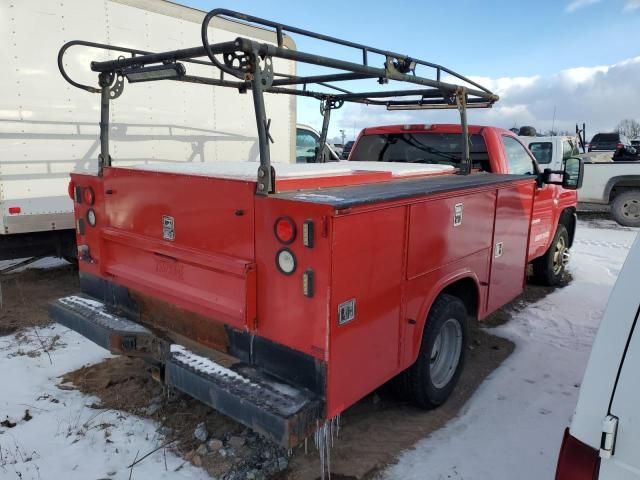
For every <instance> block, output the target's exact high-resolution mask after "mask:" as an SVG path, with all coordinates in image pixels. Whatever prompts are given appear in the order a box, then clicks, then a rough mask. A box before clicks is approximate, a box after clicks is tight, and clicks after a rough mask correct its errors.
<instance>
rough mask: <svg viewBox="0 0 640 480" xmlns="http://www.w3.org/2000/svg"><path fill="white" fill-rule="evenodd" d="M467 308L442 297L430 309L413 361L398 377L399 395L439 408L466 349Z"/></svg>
mask: <svg viewBox="0 0 640 480" xmlns="http://www.w3.org/2000/svg"><path fill="white" fill-rule="evenodd" d="M467 317H468V313H467V309H466V308H465V306H464V303H462V300H460V299H459V298H457V297H454V296H452V295H447V294H442V295H440V296H439V297H438V298H437V299H436V301H435V302H434V303H433V306H432V307H431V311H430V312H429V316H428V317H427V322H426V324H425V327H424V332H423V334H422V345H421V347H420V353H419V354H418V359H417V360H416V362H415V363H414V364H413V365H412V366H411V367H409V368H408V369H407V370H405V371H404V372H403V373H402V374H400V377H399V378H398V384H399V387H400V392H401V394H402V395H403V396H404V397H405V398H406V399H407V400H409V401H411V402H412V403H414V404H416V405H417V406H419V407H421V408H425V409H431V408H435V407H437V406H439V405H442V404H443V403H444V402H445V400H447V398H449V395H451V392H452V391H453V389H454V387H455V386H456V383H458V379H459V378H460V373H461V372H462V368H463V365H464V359H465V354H466V349H467Z"/></svg>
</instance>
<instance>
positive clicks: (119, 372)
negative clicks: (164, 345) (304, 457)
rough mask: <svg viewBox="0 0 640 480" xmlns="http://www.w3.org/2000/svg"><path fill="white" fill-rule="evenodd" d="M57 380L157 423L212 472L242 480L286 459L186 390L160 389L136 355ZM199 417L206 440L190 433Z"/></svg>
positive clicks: (186, 455)
mask: <svg viewBox="0 0 640 480" xmlns="http://www.w3.org/2000/svg"><path fill="white" fill-rule="evenodd" d="M61 383H62V384H63V385H62V386H63V387H67V386H68V385H69V384H73V385H75V387H77V388H78V389H79V390H80V391H82V392H83V393H86V394H88V395H93V396H96V397H98V398H99V399H100V403H98V404H95V405H92V406H91V407H92V408H96V409H113V410H122V411H126V412H129V413H133V414H136V415H139V416H142V417H147V418H151V419H153V420H155V421H156V422H158V423H159V424H160V425H161V426H160V428H159V429H158V432H159V433H160V434H162V435H164V436H165V438H166V441H165V444H167V446H169V447H170V448H173V449H175V450H177V451H178V452H179V453H180V454H181V455H182V456H183V457H184V458H185V459H186V460H187V461H191V462H192V463H194V464H195V465H198V466H201V467H203V468H204V469H206V470H207V471H208V472H209V473H210V474H211V475H212V476H213V477H214V478H227V479H238V480H239V479H243V480H244V479H245V478H247V477H246V473H247V472H249V471H253V470H256V471H258V472H260V471H262V472H265V471H268V472H269V474H270V475H272V474H274V473H275V472H276V471H277V467H278V460H280V462H282V461H283V460H284V462H286V463H285V464H284V468H286V465H287V463H288V459H287V458H286V451H284V449H282V448H280V447H278V446H277V445H274V444H273V443H271V442H269V441H268V440H266V439H264V438H262V437H260V436H259V435H257V434H255V433H253V432H251V431H250V430H249V429H247V428H245V427H244V426H243V425H240V424H239V423H237V422H235V421H233V420H232V419H230V418H228V417H226V416H224V415H222V414H221V413H219V412H217V411H215V410H213V409H211V408H210V407H208V406H206V405H204V404H202V403H200V402H199V401H197V400H194V399H193V398H191V397H189V396H187V395H176V396H171V397H169V396H167V395H165V394H164V393H163V389H162V388H161V386H160V384H158V383H157V382H156V381H155V380H153V379H152V378H151V375H150V373H149V366H148V365H147V364H146V363H145V362H144V361H142V360H140V359H133V358H127V357H116V358H111V359H107V360H105V361H103V362H100V363H98V364H96V365H91V366H87V367H83V368H80V369H79V370H75V371H73V372H69V373H67V374H65V375H64V376H63V377H62V380H61ZM201 423H203V424H204V428H205V431H206V432H207V433H206V435H207V437H208V438H206V441H201V440H198V439H197V438H195V437H194V432H195V430H196V428H197V427H198V425H199V424H201ZM239 439H241V440H239ZM215 441H219V443H217V442H215ZM159 452H160V453H158V454H161V451H159ZM255 478H256V479H259V478H265V477H264V476H263V477H260V476H259V475H257V476H256V477H255Z"/></svg>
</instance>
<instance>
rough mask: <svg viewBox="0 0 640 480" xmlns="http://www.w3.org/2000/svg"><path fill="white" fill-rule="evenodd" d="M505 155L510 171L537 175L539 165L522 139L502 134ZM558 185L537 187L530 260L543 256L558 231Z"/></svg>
mask: <svg viewBox="0 0 640 480" xmlns="http://www.w3.org/2000/svg"><path fill="white" fill-rule="evenodd" d="M502 144H503V146H504V152H505V157H506V160H507V165H508V167H509V173H511V174H514V175H537V174H538V168H539V167H538V165H537V163H536V161H535V159H534V158H533V156H532V155H531V154H530V152H529V151H528V150H527V148H526V147H525V146H524V145H523V144H522V143H520V141H519V140H518V139H517V138H515V137H511V136H508V135H503V136H502ZM555 196H556V186H555V185H547V184H543V185H542V186H537V187H536V193H535V197H534V200H533V215H532V217H531V235H530V237H529V256H528V261H531V260H533V259H534V258H537V257H539V256H541V255H542V254H543V253H544V252H545V251H546V250H547V247H548V245H549V244H550V243H551V240H552V239H553V236H554V235H555V233H556V230H555V224H554V221H553V212H554V208H555V204H554V197H555Z"/></svg>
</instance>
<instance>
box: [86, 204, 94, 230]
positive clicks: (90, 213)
mask: <svg viewBox="0 0 640 480" xmlns="http://www.w3.org/2000/svg"><path fill="white" fill-rule="evenodd" d="M87 223H88V224H89V226H91V227H95V226H96V212H95V210H94V209H93V208H90V209H89V210H87Z"/></svg>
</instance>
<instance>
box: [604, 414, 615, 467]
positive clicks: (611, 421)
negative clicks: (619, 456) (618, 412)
mask: <svg viewBox="0 0 640 480" xmlns="http://www.w3.org/2000/svg"><path fill="white" fill-rule="evenodd" d="M617 433H618V417H614V416H613V415H607V416H606V417H605V418H604V420H603V421H602V437H601V439H600V458H611V456H612V455H613V453H614V452H615V449H616V435H617Z"/></svg>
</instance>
